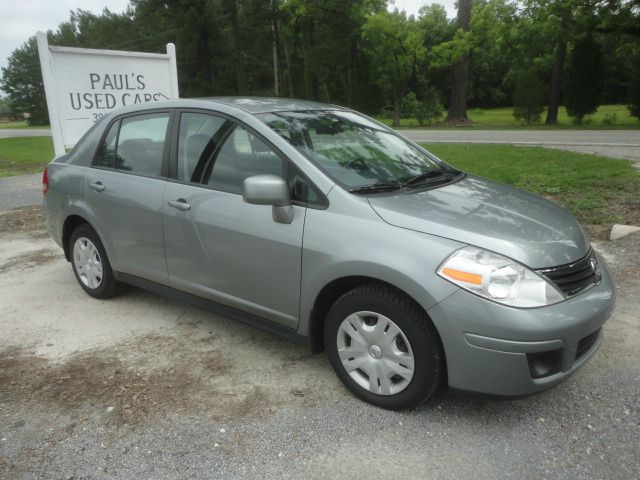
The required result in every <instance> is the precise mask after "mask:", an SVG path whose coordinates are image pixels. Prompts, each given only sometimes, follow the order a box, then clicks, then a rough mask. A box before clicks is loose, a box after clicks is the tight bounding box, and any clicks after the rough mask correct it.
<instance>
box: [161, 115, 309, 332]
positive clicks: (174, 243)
mask: <svg viewBox="0 0 640 480" xmlns="http://www.w3.org/2000/svg"><path fill="white" fill-rule="evenodd" d="M179 122H180V124H179V127H178V128H179V132H178V135H177V139H178V140H177V143H178V144H177V152H178V154H177V182H168V183H167V187H166V190H165V196H164V206H163V211H164V238H165V250H166V258H167V269H168V273H169V284H170V286H172V287H174V288H176V289H179V290H182V291H185V292H188V293H192V294H195V295H198V296H202V297H205V298H208V299H210V300H213V301H216V302H218V303H222V304H224V305H227V306H230V307H233V308H237V309H240V310H243V311H245V312H249V313H251V314H254V315H257V316H260V317H264V318H267V319H269V320H272V321H274V322H277V323H279V324H282V325H284V326H287V327H290V328H296V327H297V325H298V316H299V300H300V272H301V257H302V235H303V227H304V218H305V213H306V208H305V207H301V206H294V207H293V208H294V216H293V221H292V222H291V223H290V224H283V223H276V222H275V221H274V220H273V218H272V212H271V209H272V207H270V206H264V205H251V204H248V203H245V202H244V201H243V199H242V185H243V181H244V179H245V178H247V177H250V176H253V175H259V174H272V175H279V176H281V177H282V176H284V174H285V171H284V165H285V162H284V160H283V159H282V158H281V157H280V156H279V155H277V154H276V153H275V152H274V151H273V150H272V149H271V148H269V146H267V145H266V144H265V143H264V142H263V141H262V140H261V139H260V138H258V137H257V136H256V135H254V134H253V133H252V132H250V131H248V130H246V129H245V128H243V127H242V126H241V125H239V124H237V123H235V122H233V121H231V120H228V119H226V118H223V117H218V116H215V115H212V114H209V113H200V112H182V113H181V114H180V119H179Z"/></svg>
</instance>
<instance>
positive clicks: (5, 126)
mask: <svg viewBox="0 0 640 480" xmlns="http://www.w3.org/2000/svg"><path fill="white" fill-rule="evenodd" d="M12 128H49V125H35V126H34V125H27V122H26V121H24V120H23V121H21V122H9V123H0V130H2V129H4V130H10V129H12Z"/></svg>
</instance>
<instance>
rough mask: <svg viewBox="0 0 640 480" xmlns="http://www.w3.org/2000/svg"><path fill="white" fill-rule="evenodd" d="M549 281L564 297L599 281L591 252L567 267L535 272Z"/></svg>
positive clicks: (543, 269)
mask: <svg viewBox="0 0 640 480" xmlns="http://www.w3.org/2000/svg"><path fill="white" fill-rule="evenodd" d="M536 272H537V273H538V274H540V275H543V276H544V277H546V278H547V279H549V280H550V281H551V282H552V283H553V284H554V285H555V286H556V287H558V288H559V289H560V290H562V291H563V292H564V293H565V295H567V296H569V297H570V296H572V295H575V294H577V293H580V292H581V291H582V290H584V289H585V288H587V287H589V286H591V285H593V284H595V283H597V282H598V281H599V273H598V265H597V261H596V257H595V255H594V254H593V251H589V253H588V254H587V255H586V256H585V257H584V258H582V259H580V260H578V261H577V262H574V263H569V264H567V265H561V266H559V267H553V268H541V269H539V270H536Z"/></svg>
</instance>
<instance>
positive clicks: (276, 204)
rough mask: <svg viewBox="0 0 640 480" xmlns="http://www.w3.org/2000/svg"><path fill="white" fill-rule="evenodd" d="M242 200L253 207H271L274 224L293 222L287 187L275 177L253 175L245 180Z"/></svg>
mask: <svg viewBox="0 0 640 480" xmlns="http://www.w3.org/2000/svg"><path fill="white" fill-rule="evenodd" d="M242 199H243V200H244V201H245V202H246V203H251V204H253V205H271V206H272V207H273V209H272V212H273V220H274V221H275V222H278V223H291V222H292V221H293V207H292V206H291V197H290V194H289V186H288V185H287V182H285V181H284V180H283V179H282V178H280V177H278V176H276V175H255V176H253V177H249V178H247V179H245V181H244V188H243V192H242Z"/></svg>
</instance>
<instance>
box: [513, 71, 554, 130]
mask: <svg viewBox="0 0 640 480" xmlns="http://www.w3.org/2000/svg"><path fill="white" fill-rule="evenodd" d="M546 95H547V87H546V85H545V84H544V82H542V80H540V76H539V75H538V72H537V71H536V70H535V69H533V68H524V69H522V70H521V71H520V72H519V73H518V76H517V79H516V89H515V92H514V94H513V105H514V109H513V116H514V117H515V119H516V120H522V121H523V122H524V123H526V124H527V125H530V124H532V123H540V115H541V114H542V112H543V110H544V105H545V99H546Z"/></svg>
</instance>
